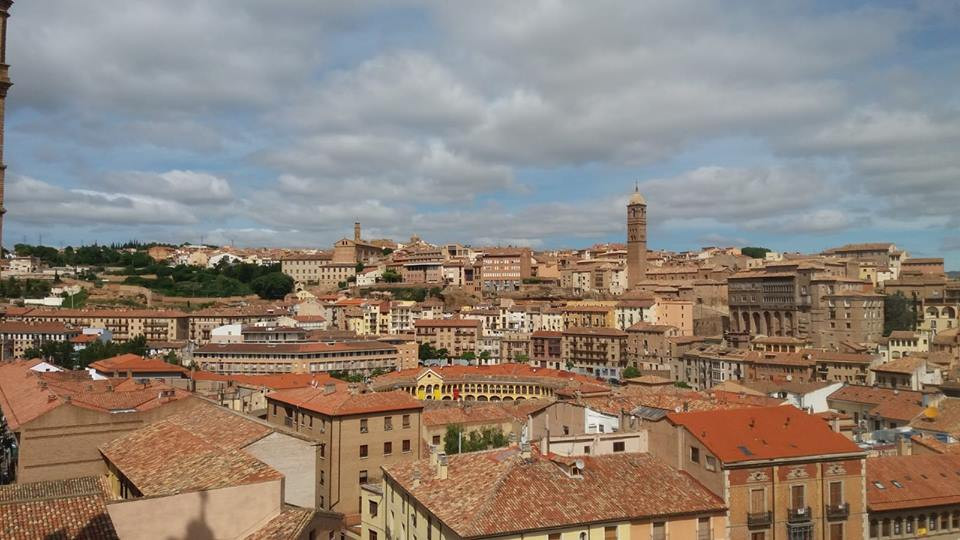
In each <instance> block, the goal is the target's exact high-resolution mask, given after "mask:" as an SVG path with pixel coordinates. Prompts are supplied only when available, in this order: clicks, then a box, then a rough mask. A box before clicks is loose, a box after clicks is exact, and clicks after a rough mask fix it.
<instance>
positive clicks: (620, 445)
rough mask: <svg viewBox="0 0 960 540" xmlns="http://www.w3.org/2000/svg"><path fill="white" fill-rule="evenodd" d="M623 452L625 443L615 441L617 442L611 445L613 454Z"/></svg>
mask: <svg viewBox="0 0 960 540" xmlns="http://www.w3.org/2000/svg"><path fill="white" fill-rule="evenodd" d="M624 450H626V443H625V442H623V441H617V442H615V443H613V451H614V452H623V451H624Z"/></svg>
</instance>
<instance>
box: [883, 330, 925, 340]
mask: <svg viewBox="0 0 960 540" xmlns="http://www.w3.org/2000/svg"><path fill="white" fill-rule="evenodd" d="M887 337H890V338H893V339H920V334H918V333H916V332H911V331H910V330H894V331H893V332H890V335H889V336H887Z"/></svg>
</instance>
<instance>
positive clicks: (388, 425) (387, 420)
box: [383, 416, 393, 431]
mask: <svg viewBox="0 0 960 540" xmlns="http://www.w3.org/2000/svg"><path fill="white" fill-rule="evenodd" d="M391 429H393V417H392V416H384V417H383V430H384V431H390V430H391Z"/></svg>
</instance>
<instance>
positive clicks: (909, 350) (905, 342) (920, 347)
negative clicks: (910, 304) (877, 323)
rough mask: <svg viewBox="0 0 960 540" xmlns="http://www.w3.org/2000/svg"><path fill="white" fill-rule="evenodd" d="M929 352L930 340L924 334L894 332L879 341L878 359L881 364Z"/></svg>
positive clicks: (902, 331)
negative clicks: (880, 360)
mask: <svg viewBox="0 0 960 540" xmlns="http://www.w3.org/2000/svg"><path fill="white" fill-rule="evenodd" d="M929 350H930V338H929V337H928V336H927V335H926V334H921V333H918V332H910V331H908V330H894V331H893V332H890V335H889V336H887V337H885V338H883V339H881V340H880V348H879V353H880V358H881V359H882V361H883V362H888V361H890V360H897V359H900V358H903V357H904V356H910V355H911V354H914V353H925V352H927V351H929Z"/></svg>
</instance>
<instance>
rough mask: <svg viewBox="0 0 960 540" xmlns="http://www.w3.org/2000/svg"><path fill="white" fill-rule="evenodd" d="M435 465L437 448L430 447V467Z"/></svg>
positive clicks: (434, 446)
mask: <svg viewBox="0 0 960 540" xmlns="http://www.w3.org/2000/svg"><path fill="white" fill-rule="evenodd" d="M436 464H437V447H436V445H433V444H431V445H430V465H436Z"/></svg>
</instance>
